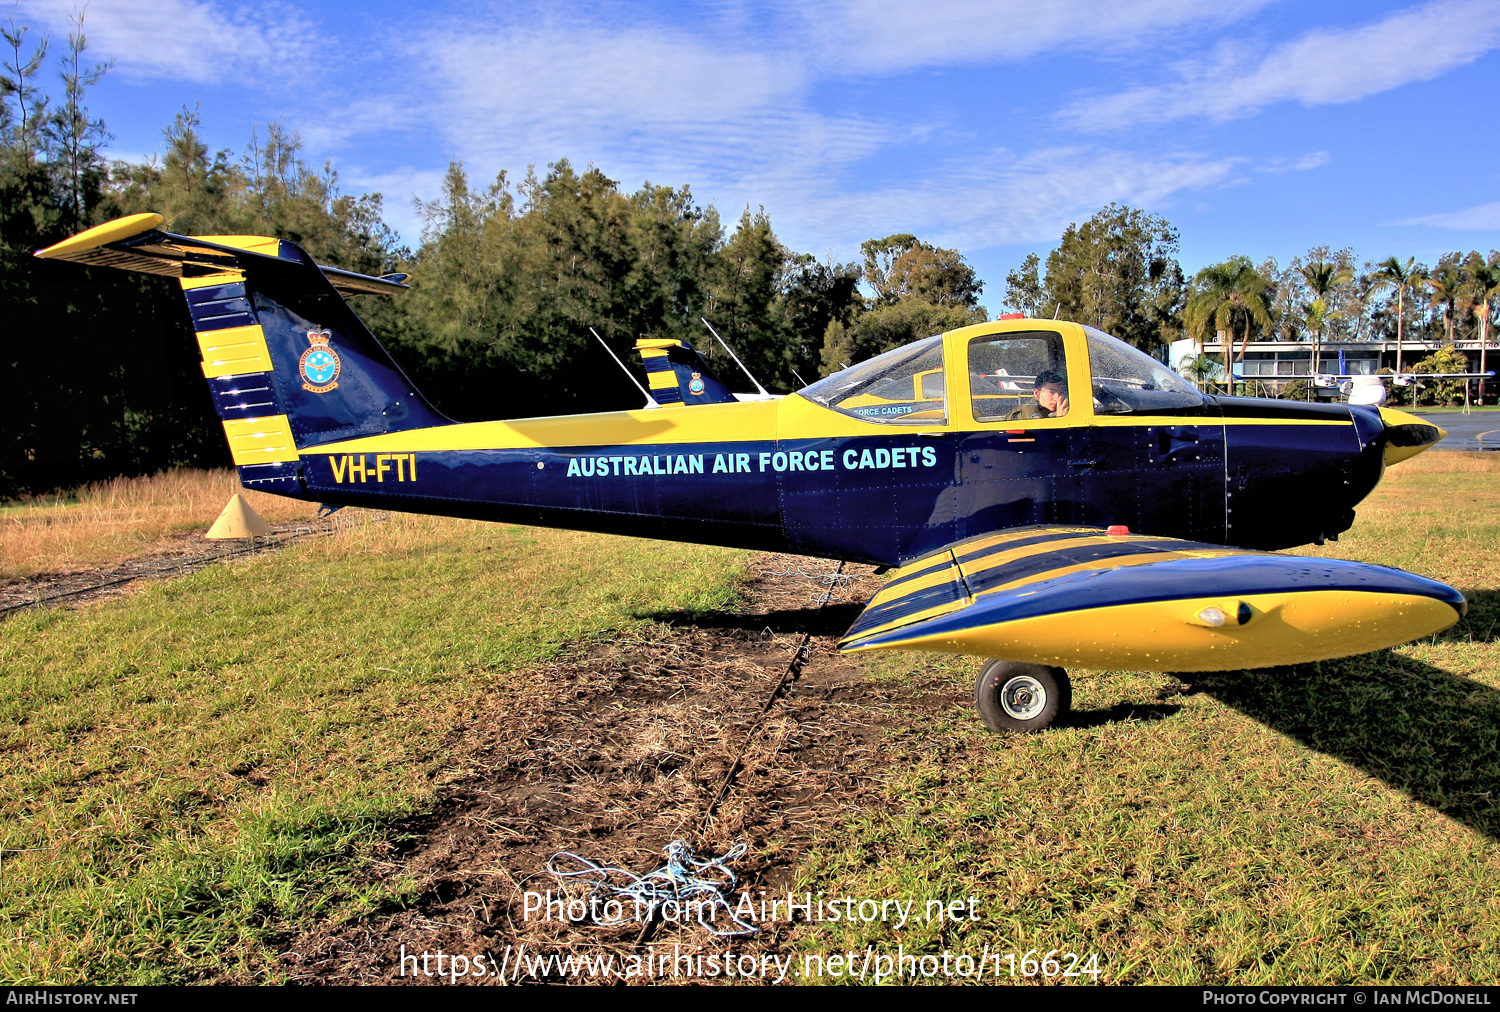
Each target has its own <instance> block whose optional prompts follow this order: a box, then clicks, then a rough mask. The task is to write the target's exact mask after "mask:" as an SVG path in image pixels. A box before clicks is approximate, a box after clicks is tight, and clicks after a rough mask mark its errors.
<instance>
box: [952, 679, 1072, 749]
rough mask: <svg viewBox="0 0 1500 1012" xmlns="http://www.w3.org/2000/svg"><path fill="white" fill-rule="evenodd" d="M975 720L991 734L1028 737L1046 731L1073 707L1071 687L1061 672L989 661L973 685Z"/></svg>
mask: <svg viewBox="0 0 1500 1012" xmlns="http://www.w3.org/2000/svg"><path fill="white" fill-rule="evenodd" d="M974 705H975V707H977V708H978V710H979V719H980V720H982V721H984V726H985V727H987V728H989V729H990V730H991V731H1000V732H1007V731H1008V732H1012V733H1019V734H1028V733H1031V732H1033V731H1040V730H1042V729H1043V728H1046V727H1048V726H1049V725H1050V724H1051V723H1052V722H1053V721H1054V720H1056V719H1057V718H1058V717H1059V716H1061V715H1062V714H1064V713H1066V712H1067V711H1068V708H1069V707H1070V706H1072V705H1073V684H1072V683H1071V682H1069V681H1068V673H1067V672H1066V671H1064V670H1063V669H1062V668H1051V667H1048V666H1047V665H1045V664H1022V663H1020V662H1019V661H990V662H989V663H988V664H986V665H985V666H984V670H983V671H981V672H979V681H978V682H977V683H975V685H974Z"/></svg>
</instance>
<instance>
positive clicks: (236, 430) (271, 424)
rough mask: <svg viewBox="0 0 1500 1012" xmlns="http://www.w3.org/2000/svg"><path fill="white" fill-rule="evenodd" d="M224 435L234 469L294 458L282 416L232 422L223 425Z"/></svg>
mask: <svg viewBox="0 0 1500 1012" xmlns="http://www.w3.org/2000/svg"><path fill="white" fill-rule="evenodd" d="M224 436H225V438H227V439H228V440H229V453H230V455H231V456H233V457H234V463H235V465H236V466H239V465H242V464H271V463H275V462H277V461H294V460H296V459H297V444H296V441H295V440H293V439H292V427H291V425H290V423H288V421H287V417H286V415H269V416H267V417H265V418H235V419H232V420H230V421H227V422H225V423H224Z"/></svg>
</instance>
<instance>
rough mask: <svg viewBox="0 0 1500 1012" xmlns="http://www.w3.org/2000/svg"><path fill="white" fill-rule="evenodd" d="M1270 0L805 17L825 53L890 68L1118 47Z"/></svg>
mask: <svg viewBox="0 0 1500 1012" xmlns="http://www.w3.org/2000/svg"><path fill="white" fill-rule="evenodd" d="M1270 2H1271V0H1114V2H1109V3H1100V2H1098V0H946V2H943V3H912V2H911V0H836V2H833V3H827V4H820V5H818V7H817V8H816V14H815V15H809V16H808V19H807V26H806V29H805V30H806V33H807V36H808V37H810V38H811V39H812V40H814V41H815V43H816V46H817V48H818V50H819V51H820V53H821V61H820V62H823V63H825V64H832V65H833V66H835V67H839V68H842V69H852V70H856V71H865V72H871V71H875V72H889V71H892V70H899V69H904V68H908V67H916V66H926V65H934V64H942V65H953V64H959V63H964V62H970V61H977V60H996V59H998V60H1004V61H1017V60H1023V59H1026V58H1029V57H1032V56H1035V55H1037V54H1038V53H1043V52H1049V51H1057V50H1074V49H1086V50H1092V51H1105V52H1120V51H1124V50H1129V49H1133V48H1135V47H1137V46H1139V45H1141V44H1142V43H1143V42H1146V41H1148V40H1152V39H1157V38H1160V37H1161V36H1163V35H1164V34H1166V33H1169V32H1178V31H1181V30H1182V29H1184V28H1187V27H1189V26H1192V27H1194V28H1196V29H1199V30H1201V29H1203V28H1208V27H1215V26H1219V25H1223V24H1228V23H1231V22H1233V21H1236V20H1238V19H1240V18H1243V17H1245V16H1247V15H1248V14H1251V13H1253V12H1255V11H1256V10H1259V9H1260V8H1262V7H1265V6H1267V5H1268V4H1269V3H1270Z"/></svg>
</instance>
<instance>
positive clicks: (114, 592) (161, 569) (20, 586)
mask: <svg viewBox="0 0 1500 1012" xmlns="http://www.w3.org/2000/svg"><path fill="white" fill-rule="evenodd" d="M355 522H367V518H365V517H360V518H359V519H358V520H351V521H345V520H343V518H342V517H341V516H340V514H338V513H335V514H333V515H332V516H328V517H320V518H317V519H314V520H300V521H297V522H296V523H286V524H272V525H270V526H271V533H270V534H269V535H266V536H265V537H259V538H233V539H227V540H223V541H210V540H208V539H207V538H205V537H204V536H203V535H202V533H200V532H198V531H185V532H183V533H181V534H176V535H173V536H172V537H171V538H169V539H168V540H167V542H166V544H164V545H162V546H160V547H158V548H156V549H155V550H153V551H150V552H146V553H143V554H141V555H136V556H133V557H131V558H128V559H125V560H124V561H122V562H118V563H116V564H115V565H112V566H100V567H97V568H94V569H82V570H67V571H61V572H53V573H37V574H35V575H33V576H27V577H22V578H20V579H12V580H3V581H0V618H3V617H4V616H6V615H9V614H12V613H14V612H16V611H19V610H20V609H22V608H27V607H31V606H34V605H56V606H59V607H75V606H77V605H81V604H93V603H95V602H98V601H104V600H108V599H109V598H112V597H118V596H120V595H121V594H125V593H128V592H130V591H131V590H132V589H134V587H135V586H136V585H138V584H139V583H140V581H142V580H160V579H168V578H171V577H174V576H181V575H183V574H185V573H192V572H196V571H197V570H199V569H202V568H204V567H205V566H211V565H213V564H214V563H216V562H220V561H226V560H229V559H234V558H244V557H245V556H247V555H258V554H261V553H263V552H273V551H276V550H277V549H280V548H282V547H283V546H285V545H286V544H287V543H289V542H291V541H295V540H297V539H299V538H303V537H309V536H313V535H318V534H332V533H333V532H334V531H336V530H339V529H341V528H342V527H343V526H345V525H346V524H348V523H355Z"/></svg>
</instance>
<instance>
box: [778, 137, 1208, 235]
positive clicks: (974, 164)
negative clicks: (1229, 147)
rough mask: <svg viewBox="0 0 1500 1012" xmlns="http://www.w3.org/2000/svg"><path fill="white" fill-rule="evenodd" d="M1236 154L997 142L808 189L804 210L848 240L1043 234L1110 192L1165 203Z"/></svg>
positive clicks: (808, 222)
mask: <svg viewBox="0 0 1500 1012" xmlns="http://www.w3.org/2000/svg"><path fill="white" fill-rule="evenodd" d="M1236 163H1237V160H1236V159H1230V158H1218V159H1212V158H1203V157H1200V156H1197V155H1192V154H1181V155H1167V156H1162V157H1153V156H1146V155H1139V154H1133V153H1129V152H1122V151H1108V150H1097V149H1092V148H1080V147H1073V148H1052V149H1048V150H1042V151H1034V152H1031V153H1029V154H1026V155H1016V154H1014V153H1011V152H1005V151H999V152H993V153H990V154H988V155H986V156H985V157H982V158H977V159H970V160H967V161H966V163H965V166H966V167H959V166H951V165H950V166H944V167H943V168H944V169H945V170H946V171H940V172H935V173H933V174H932V175H930V176H929V177H928V178H926V179H924V180H922V181H921V182H919V183H917V184H914V185H913V186H910V187H892V188H887V189H881V190H874V191H866V192H848V191H840V192H833V191H832V190H831V189H830V190H829V191H826V192H821V191H818V190H808V191H804V192H803V193H802V194H800V195H799V196H800V198H801V199H799V200H798V201H797V204H798V205H799V206H798V216H797V220H798V223H799V226H801V227H804V228H811V229H812V231H814V232H815V233H817V234H819V235H826V236H829V237H830V238H834V239H836V240H837V241H840V242H842V243H844V244H846V245H851V244H853V243H856V242H858V241H859V240H860V239H863V238H867V237H868V236H870V235H874V234H878V233H880V232H882V231H884V232H891V231H919V232H921V233H923V235H924V237H925V238H928V239H929V240H931V241H934V242H938V243H940V244H943V245H949V246H957V247H959V248H962V249H979V248H984V247H988V246H1002V245H1009V244H1012V243H1022V242H1038V241H1044V240H1053V239H1056V237H1057V236H1058V234H1059V233H1060V232H1061V231H1062V230H1063V229H1064V228H1065V227H1066V226H1067V225H1068V224H1069V223H1070V222H1075V221H1080V220H1082V219H1083V218H1084V217H1087V216H1088V215H1090V214H1092V213H1093V212H1094V211H1096V210H1098V209H1099V208H1100V207H1101V206H1103V205H1105V204H1108V203H1110V202H1111V201H1116V202H1120V203H1128V204H1132V205H1135V206H1145V207H1160V206H1161V205H1163V204H1164V203H1166V202H1167V201H1169V200H1171V199H1172V198H1173V197H1175V196H1177V195H1178V194H1181V193H1183V192H1185V191H1191V190H1201V189H1205V188H1209V187H1216V186H1221V185H1223V184H1225V183H1226V182H1227V181H1229V179H1230V174H1231V173H1232V171H1233V169H1234V166H1235V164H1236Z"/></svg>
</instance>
